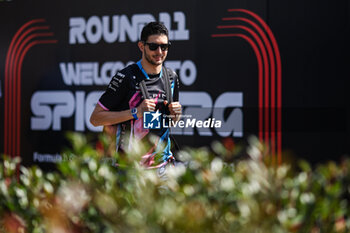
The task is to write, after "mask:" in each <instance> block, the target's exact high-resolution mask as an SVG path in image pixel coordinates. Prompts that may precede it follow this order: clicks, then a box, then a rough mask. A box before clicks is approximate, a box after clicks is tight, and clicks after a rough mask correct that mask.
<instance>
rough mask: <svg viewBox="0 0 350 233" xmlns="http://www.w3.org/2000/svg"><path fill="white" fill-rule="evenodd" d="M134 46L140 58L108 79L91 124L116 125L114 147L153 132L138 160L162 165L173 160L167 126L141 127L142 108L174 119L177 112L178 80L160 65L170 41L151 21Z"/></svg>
mask: <svg viewBox="0 0 350 233" xmlns="http://www.w3.org/2000/svg"><path fill="white" fill-rule="evenodd" d="M138 47H139V49H140V51H141V52H142V58H141V60H140V61H138V62H137V63H135V64H132V65H129V66H127V67H126V68H124V69H123V70H121V71H119V72H118V73H117V74H116V75H115V76H114V77H113V78H112V80H111V82H110V83H109V85H108V87H107V89H106V91H105V92H104V94H103V95H102V96H101V98H100V99H99V101H98V103H97V104H96V107H95V109H94V111H93V113H92V114H91V117H90V122H91V123H92V124H93V125H94V126H101V125H102V126H111V125H116V143H117V150H121V151H125V150H128V149H129V148H131V147H132V142H133V141H135V140H133V139H137V140H141V139H143V138H145V137H146V136H148V135H150V134H153V135H156V136H158V141H157V143H156V144H155V145H154V146H153V147H152V149H151V150H150V151H149V152H148V153H147V154H145V155H140V161H141V163H142V164H143V165H144V166H146V167H148V168H159V167H163V166H165V165H166V164H168V163H169V162H173V161H174V156H173V153H172V151H171V141H170V137H169V128H168V127H160V128H159V129H145V128H143V116H144V113H145V112H155V111H156V114H154V116H155V117H157V116H158V115H161V114H162V115H164V114H166V115H168V116H169V117H170V118H171V120H172V121H177V120H178V119H179V117H180V115H181V104H180V103H179V102H178V100H179V80H178V76H177V75H176V73H175V72H174V71H172V70H170V69H168V68H165V67H164V66H163V62H164V60H165V59H166V56H167V54H168V49H169V47H170V42H169V38H168V30H167V28H166V27H165V26H164V24H162V23H159V22H151V23H149V24H147V25H146V26H145V27H144V28H143V29H142V32H141V40H140V41H139V42H138Z"/></svg>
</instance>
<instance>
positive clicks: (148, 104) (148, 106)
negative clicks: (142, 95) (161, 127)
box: [137, 99, 156, 118]
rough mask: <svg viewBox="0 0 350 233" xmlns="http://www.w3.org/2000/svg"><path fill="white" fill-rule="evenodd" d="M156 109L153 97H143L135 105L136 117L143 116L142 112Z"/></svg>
mask: <svg viewBox="0 0 350 233" xmlns="http://www.w3.org/2000/svg"><path fill="white" fill-rule="evenodd" d="M155 109H156V103H155V101H154V99H145V100H143V101H142V103H141V104H140V105H139V106H138V107H137V117H138V118H141V117H143V113H144V112H154V111H155Z"/></svg>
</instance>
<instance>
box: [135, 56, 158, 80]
mask: <svg viewBox="0 0 350 233" xmlns="http://www.w3.org/2000/svg"><path fill="white" fill-rule="evenodd" d="M136 64H137V66H138V67H139V68H140V70H141V71H142V73H143V75H144V76H145V77H146V79H149V76H148V74H147V73H146V71H145V70H144V69H143V67H142V64H141V60H140V61H138V62H137V63H136ZM162 74H163V69H161V70H160V75H159V77H160V78H161V77H162Z"/></svg>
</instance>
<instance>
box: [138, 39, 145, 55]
mask: <svg viewBox="0 0 350 233" xmlns="http://www.w3.org/2000/svg"><path fill="white" fill-rule="evenodd" d="M137 46H139V49H140V50H141V52H143V50H144V49H145V44H144V43H143V42H142V41H139V42H138V43H137Z"/></svg>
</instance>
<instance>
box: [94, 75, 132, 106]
mask: <svg viewBox="0 0 350 233" xmlns="http://www.w3.org/2000/svg"><path fill="white" fill-rule="evenodd" d="M128 90H129V86H128V77H127V76H125V75H124V74H122V73H120V72H118V73H117V74H116V75H115V76H113V77H112V79H111V81H110V83H109V84H108V86H107V89H106V91H105V92H104V93H103V94H102V96H101V98H100V99H99V101H98V104H99V105H100V106H101V107H102V108H103V109H104V110H107V111H110V110H112V111H116V110H122V109H123V106H122V104H123V102H125V101H124V99H125V97H126V95H127V93H128Z"/></svg>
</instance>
